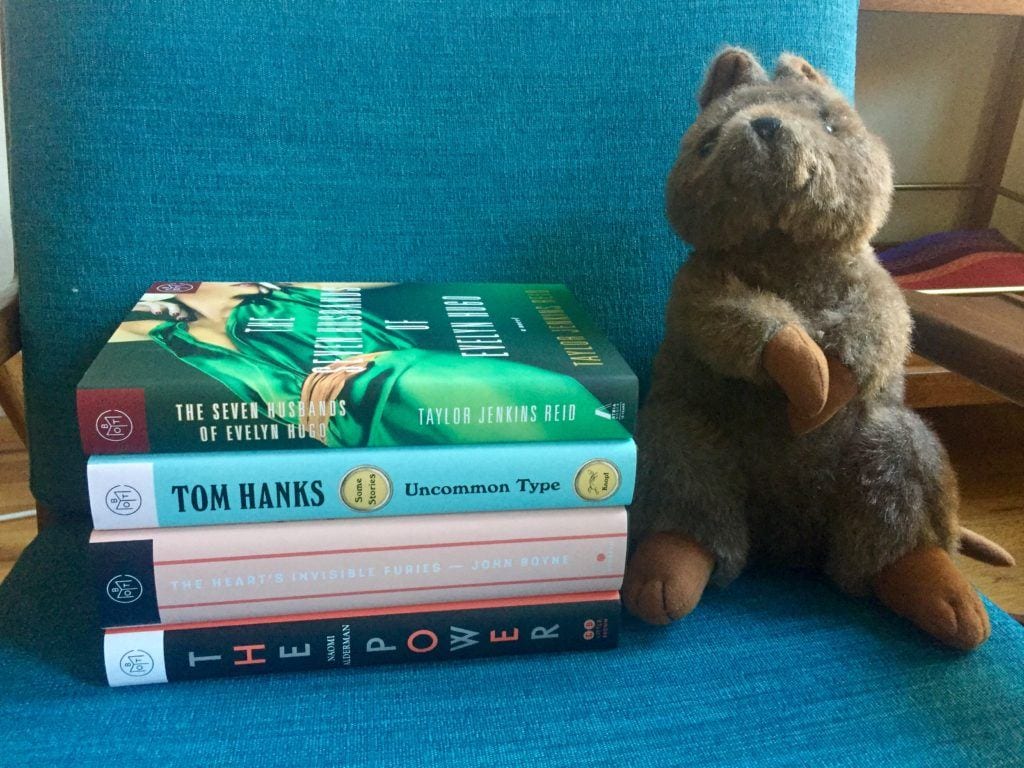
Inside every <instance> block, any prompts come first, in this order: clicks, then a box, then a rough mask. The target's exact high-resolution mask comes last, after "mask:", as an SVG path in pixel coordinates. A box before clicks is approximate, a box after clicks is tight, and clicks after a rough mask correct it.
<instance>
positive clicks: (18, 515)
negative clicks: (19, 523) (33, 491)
mask: <svg viewBox="0 0 1024 768" xmlns="http://www.w3.org/2000/svg"><path fill="white" fill-rule="evenodd" d="M35 516H36V511H35V510H34V509H26V510H24V511H23V512H8V513H7V514H5V515H0V523H6V522H8V521H10V520H24V519H25V518H26V517H35Z"/></svg>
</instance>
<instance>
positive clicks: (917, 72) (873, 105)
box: [856, 12, 1024, 242]
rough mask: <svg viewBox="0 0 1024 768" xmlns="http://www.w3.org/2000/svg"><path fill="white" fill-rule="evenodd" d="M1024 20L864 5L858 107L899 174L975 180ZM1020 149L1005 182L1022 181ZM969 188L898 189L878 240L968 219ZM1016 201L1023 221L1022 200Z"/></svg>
mask: <svg viewBox="0 0 1024 768" xmlns="http://www.w3.org/2000/svg"><path fill="white" fill-rule="evenodd" d="M1021 23H1024V22H1022V21H1021V20H1020V19H1013V18H1007V17H1000V16H964V15H952V14H950V15H946V14H909V13H881V12H862V13H861V14H860V31H859V38H858V46H857V93H856V98H857V107H858V109H859V110H860V112H861V114H862V115H863V116H864V120H865V122H866V123H867V124H868V126H869V127H870V128H871V129H872V130H874V131H875V132H876V133H878V134H879V135H881V136H882V138H883V139H885V141H886V143H887V144H888V145H889V149H890V151H891V152H892V155H893V160H894V161H895V166H896V181H897V183H938V182H948V183H957V182H971V181H976V180H977V179H978V177H979V175H980V172H981V164H982V161H983V159H984V148H985V139H986V136H987V130H986V129H987V126H988V118H989V116H990V115H991V114H992V111H993V107H994V105H995V104H996V103H997V101H998V99H999V97H1000V93H999V91H1000V84H1001V82H1002V77H1003V76H1004V74H1005V72H1006V67H1007V66H1008V64H1009V58H1010V53H1011V51H1012V48H1013V44H1014V40H1015V38H1016V34H1017V29H1018V26H1019V25H1020V24H1021ZM1020 133H1021V131H1018V144H1021V143H1022V141H1021V137H1020ZM1018 154H1019V155H1020V156H1021V160H1020V161H1019V163H1018V164H1017V165H1015V169H1014V170H1013V171H1012V173H1011V172H1009V171H1008V174H1007V175H1008V179H1007V181H1009V182H1011V183H1007V181H1004V186H1008V187H1011V188H1014V189H1018V190H1022V189H1024V148H1021V149H1020V150H1019V152H1018ZM972 197H973V195H972V193H970V192H899V193H897V195H896V200H895V202H894V205H893V211H892V214H891V215H890V217H889V223H888V224H887V225H886V227H885V229H883V231H882V232H881V233H880V234H879V237H878V238H877V239H878V240H879V241H880V242H894V241H901V240H908V239H912V238H914V237H920V236H922V235H925V234H929V233H931V232H938V231H942V230H948V229H956V228H958V227H962V226H964V225H965V224H966V220H965V212H966V211H968V210H969V207H970V203H971V200H972ZM1004 207H1005V206H1003V205H1001V209H1002V208H1004ZM1014 207H1015V208H1017V212H1016V216H1017V219H1016V221H1019V219H1020V218H1024V208H1022V207H1021V206H1019V205H1015V206H1014ZM1006 217H1009V219H1010V220H1013V218H1014V216H1013V213H1012V212H1009V213H1006V214H1005V215H1004V217H1002V218H1000V219H999V221H1000V222H1003V223H1001V224H1000V226H1003V225H1004V223H1005V225H1007V226H1009V225H1010V224H1012V223H1013V221H1007V219H1006ZM1021 226H1024V225H1021ZM1019 228H1020V227H1018V229H1019ZM1006 234H1007V235H1011V232H1008V231H1007V232H1006Z"/></svg>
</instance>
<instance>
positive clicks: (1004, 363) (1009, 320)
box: [906, 291, 1024, 405]
mask: <svg viewBox="0 0 1024 768" xmlns="http://www.w3.org/2000/svg"><path fill="white" fill-rule="evenodd" d="M906 296H907V303H908V304H910V308H911V311H912V312H913V313H914V320H915V328H914V348H915V349H916V350H918V351H919V352H920V353H921V354H923V355H925V356H926V357H928V358H929V359H931V360H934V361H935V362H937V363H939V364H940V365H943V366H945V367H947V368H949V369H951V370H954V371H957V372H959V373H962V374H964V375H966V376H969V377H970V378H971V379H973V380H975V381H977V382H978V383H980V384H982V385H984V386H985V387H988V388H989V389H992V390H994V391H996V392H998V393H1000V394H1002V395H1004V396H1005V397H1007V398H1008V399H1010V400H1013V401H1014V402H1016V403H1019V404H1022V405H1024V295H1021V294H1016V293H1001V294H994V295H981V296H978V295H974V296H933V295H928V294H922V293H916V292H913V291H908V292H907V294H906Z"/></svg>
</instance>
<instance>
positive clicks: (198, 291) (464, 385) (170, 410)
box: [77, 282, 638, 455]
mask: <svg viewBox="0 0 1024 768" xmlns="http://www.w3.org/2000/svg"><path fill="white" fill-rule="evenodd" d="M637 387H638V385H637V380H636V377H635V376H634V374H633V372H632V371H631V370H630V369H629V367H628V365H627V364H626V363H625V361H624V360H623V359H622V357H621V356H620V355H619V354H618V352H617V351H616V350H615V349H614V348H613V347H612V345H611V344H610V343H609V341H608V340H607V339H606V338H605V336H604V335H603V334H601V333H600V332H599V331H598V330H597V328H595V327H594V325H593V323H592V322H591V321H590V319H589V318H588V317H587V316H586V314H585V313H584V312H583V310H582V308H581V307H580V306H579V304H578V303H577V302H576V300H575V299H574V298H573V297H572V295H571V294H570V293H569V291H568V290H567V289H566V288H565V286H562V285H511V284H445V285H428V284H356V283H280V284H273V283H216V282H164V283H154V284H153V285H152V286H150V288H149V289H148V290H147V292H146V293H145V294H144V295H143V296H142V297H141V298H140V300H139V301H138V303H137V304H136V305H135V307H134V309H133V310H132V312H131V313H130V314H129V315H128V316H127V318H126V319H125V320H124V322H122V323H121V325H120V326H119V327H118V328H117V330H116V331H115V333H114V335H113V336H112V337H111V339H110V341H109V342H108V343H107V344H106V345H105V346H104V347H103V348H102V349H101V350H100V352H99V354H98V356H97V357H96V359H95V361H94V362H93V364H92V365H91V366H90V367H89V369H88V370H87V371H86V373H85V375H84V376H83V378H82V380H81V382H80V383H79V386H78V393H77V401H78V402H77V405H78V419H79V427H80V432H81V438H82V446H83V448H84V450H85V452H86V453H87V454H89V455H94V454H113V453H149V452H153V453H164V452H166V453H188V452H193V451H230V450H264V449H291V448H322V447H330V448H340V447H344V448H348V447H359V446H398V445H434V444H444V445H447V444H453V443H456V444H458V443H462V444H468V443H474V444H476V443H505V442H539V441H549V440H551V441H567V440H615V439H622V438H625V437H628V436H629V435H630V434H631V433H632V430H633V426H634V421H635V417H636V409H637V397H638V394H637Z"/></svg>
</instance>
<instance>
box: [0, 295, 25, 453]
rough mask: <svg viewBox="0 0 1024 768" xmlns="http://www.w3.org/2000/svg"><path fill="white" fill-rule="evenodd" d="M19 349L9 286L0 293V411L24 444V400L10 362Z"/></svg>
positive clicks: (15, 365) (17, 374) (15, 309)
mask: <svg viewBox="0 0 1024 768" xmlns="http://www.w3.org/2000/svg"><path fill="white" fill-rule="evenodd" d="M20 350H21V328H20V323H19V316H18V286H17V284H16V283H13V284H11V285H10V286H8V287H7V288H6V289H5V290H2V291H0V408H3V410H4V413H5V414H7V418H8V419H10V421H11V426H13V427H14V431H15V432H17V433H18V437H20V438H21V441H22V442H23V443H26V444H27V440H28V436H27V431H26V428H25V397H24V394H23V392H22V384H21V365H20V363H18V362H16V361H14V360H12V358H14V356H15V355H17V354H18V352H19V351H20Z"/></svg>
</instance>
